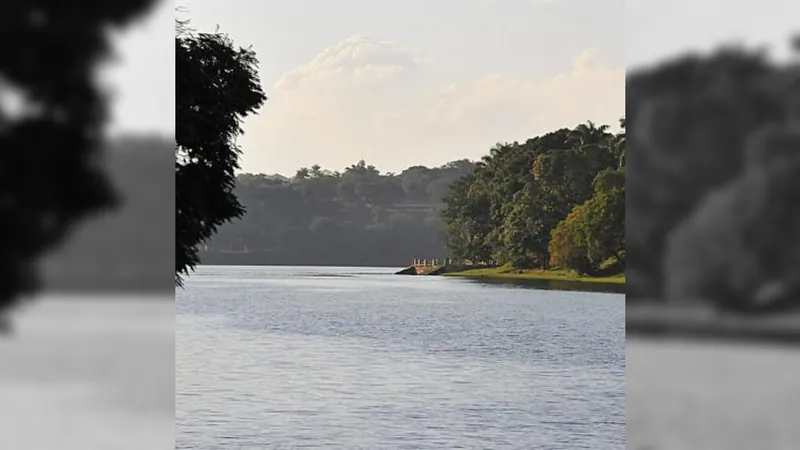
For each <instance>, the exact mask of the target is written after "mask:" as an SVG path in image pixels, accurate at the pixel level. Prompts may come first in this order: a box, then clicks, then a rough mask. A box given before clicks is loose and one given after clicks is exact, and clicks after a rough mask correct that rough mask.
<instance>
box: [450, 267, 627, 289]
mask: <svg viewBox="0 0 800 450" xmlns="http://www.w3.org/2000/svg"><path fill="white" fill-rule="evenodd" d="M442 275H443V276H446V277H465V278H476V279H504V280H539V281H568V282H575V283H604V284H614V285H620V286H624V285H625V274H620V275H612V276H607V277H590V276H581V275H576V274H575V273H573V272H569V271H564V270H513V269H508V268H506V267H493V268H482V269H469V270H464V271H459V272H447V273H444V274H442Z"/></svg>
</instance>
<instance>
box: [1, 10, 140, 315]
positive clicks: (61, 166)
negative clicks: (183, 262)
mask: <svg viewBox="0 0 800 450" xmlns="http://www.w3.org/2000/svg"><path fill="white" fill-rule="evenodd" d="M154 3H155V1H154V0H117V1H113V2H100V1H91V0H82V1H80V0H79V1H72V2H63V1H60V0H30V1H25V2H4V3H3V5H2V6H0V30H2V31H0V36H2V38H0V55H2V58H0V149H1V150H0V218H1V219H2V222H3V225H4V228H3V233H2V234H0V248H2V250H0V274H2V275H0V315H1V314H2V313H3V312H5V311H7V310H8V308H9V307H11V306H12V305H13V304H14V303H15V302H16V301H17V299H18V298H19V296H20V295H22V294H25V293H30V292H32V291H33V290H35V288H36V285H37V283H36V278H37V277H36V273H35V272H34V266H35V263H36V261H37V259H38V258H39V257H40V256H41V255H42V254H43V253H44V252H45V251H47V250H49V249H51V248H53V247H54V246H55V245H57V244H59V243H60V242H62V241H63V239H64V237H65V236H66V234H67V233H68V231H69V230H70V228H71V227H72V226H73V224H74V223H75V221H77V220H80V219H82V218H85V217H86V216H87V215H89V214H91V213H94V212H97V211H99V210H101V209H103V208H107V207H110V206H112V205H114V203H115V200H116V197H115V195H114V193H113V190H112V188H111V186H110V184H109V182H108V180H107V179H106V177H105V174H104V173H102V172H101V171H100V170H99V169H98V168H97V167H96V166H95V164H94V160H95V159H96V158H97V157H98V156H99V155H98V154H99V152H100V144H101V142H100V139H101V136H100V131H101V127H102V126H103V124H104V122H105V119H106V100H105V97H104V96H103V95H102V93H101V92H100V90H99V87H98V85H97V84H96V81H95V76H94V71H95V69H96V68H97V66H98V63H100V62H101V61H102V58H103V57H105V56H107V55H108V54H109V48H110V46H109V34H108V28H109V26H112V27H113V26H117V27H119V26H124V25H126V24H128V23H130V22H132V21H133V20H135V19H137V18H138V17H139V16H140V15H142V14H144V13H146V12H147V11H148V10H149V9H150V7H151V6H152V5H153V4H154ZM12 97H14V98H16V99H18V100H20V101H19V102H15V103H16V105H13V106H12V105H11V102H10V99H11V98H12Z"/></svg>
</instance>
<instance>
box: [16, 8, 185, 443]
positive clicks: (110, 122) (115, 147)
mask: <svg viewBox="0 0 800 450" xmlns="http://www.w3.org/2000/svg"><path fill="white" fill-rule="evenodd" d="M81 3H85V4H84V5H80V4H81ZM80 6H83V8H81V7H80ZM78 11H81V12H78ZM0 17H1V18H0V24H2V25H3V26H2V27H0V35H2V37H3V39H0V41H3V42H4V44H2V45H0V46H2V47H3V48H4V50H3V51H1V52H0V54H2V55H3V57H2V58H0V106H2V107H0V139H2V140H3V143H4V144H5V145H3V146H2V152H3V155H0V156H2V159H0V198H2V200H4V201H6V203H2V202H0V215H3V219H4V222H5V223H6V224H7V225H9V224H10V226H11V227H10V229H9V228H4V231H5V233H4V235H3V244H4V245H3V247H4V248H5V250H6V251H4V255H3V257H2V258H0V268H2V269H3V278H0V286H1V287H3V288H4V289H3V290H2V291H0V294H3V295H4V296H2V298H0V300H3V303H2V305H0V306H2V307H1V308H0V309H2V311H0V318H3V319H5V324H4V325H5V328H6V331H9V333H6V334H4V335H2V336H0V361H2V363H0V391H2V393H1V394H0V398H1V399H2V401H1V402H0V448H4V449H5V448H9V449H11V448H14V449H46V448H58V449H82V450H85V449H89V450H92V449H111V448H118V449H137V450H140V449H145V448H146V449H161V448H163V449H172V448H174V432H173V429H174V425H173V424H174V338H173V329H174V327H173V324H174V308H173V302H172V299H173V294H174V275H173V270H174V269H173V266H174V220H175V219H174V198H175V197H174V156H173V145H174V144H173V139H174V84H175V83H174V44H173V39H174V30H175V22H174V5H173V4H172V3H171V2H164V1H150V0H122V1H118V2H110V3H108V4H97V3H96V2H88V1H86V2H81V1H78V2H71V3H70V4H69V5H66V6H65V5H62V4H61V2H57V1H35V2H13V4H12V5H10V6H5V5H4V6H0ZM73 41H74V42H76V44H74V46H73V45H72V44H70V43H69V42H73ZM104 45H107V46H108V52H107V56H108V57H107V58H104V59H99V57H100V56H103V53H104V52H103V51H102V50H103V46H104ZM4 46H9V48H5V47H4ZM10 46H13V51H12V50H11V49H12V47H10ZM70 52H72V53H70ZM90 55H91V56H90ZM95 59H97V60H98V61H99V63H97V64H94V63H93V61H94V60H95ZM87 61H92V63H91V64H87ZM94 89H98V91H97V92H100V93H102V94H104V96H102V97H98V99H97V102H96V103H97V105H99V107H97V108H95V109H92V108H89V107H85V106H84V107H82V106H80V105H78V103H77V102H78V97H79V96H80V95H85V96H86V97H85V98H86V99H89V100H91V99H92V98H93V95H94ZM80 103H81V104H83V105H86V104H89V105H93V103H92V102H91V101H83V102H80ZM103 106H105V108H102V107H103ZM102 109H106V110H107V111H106V112H107V116H108V117H107V120H101V115H98V111H100V110H102ZM26 114H27V116H26ZM65 118H66V119H65ZM25 120H27V121H28V122H27V123H25V122H24V121H25ZM48 121H49V122H48ZM21 123H24V125H19V124H21ZM25 126H29V127H30V129H28V130H27V131H28V134H27V135H24V134H23V133H22V132H21V131H20V130H24V127H25ZM35 126H41V127H44V126H52V127H53V128H54V129H57V128H58V127H59V126H61V127H63V129H64V130H65V131H63V136H62V137H61V139H57V138H58V135H57V134H56V133H52V135H53V136H52V137H51V141H46V140H42V141H41V142H40V141H39V140H37V133H35V132H33V131H35V130H37V128H35ZM70 127H71V128H70ZM42 129H44V128H42ZM76 130H79V131H76ZM97 133H99V135H100V138H99V145H98V150H99V152H92V151H91V147H92V145H91V143H92V140H93V139H94V136H95V135H96V134H97ZM38 134H39V135H41V134H47V133H38ZM20 136H28V139H27V140H25V139H21V138H20ZM68 138H74V140H70V139H68ZM15 139H16V140H15ZM15 143H19V144H20V145H18V146H16V147H15V145H14V144H15ZM87 143H88V144H87ZM87 174H88V175H87ZM89 176H91V180H92V181H93V183H94V184H90V183H89V182H87V181H86V180H87V179H89V178H87V177H89ZM107 193H110V194H111V196H106V195H105V194H107ZM110 198H111V199H113V200H114V201H113V202H108V201H107V200H108V199H110ZM89 199H92V201H89ZM97 199H99V200H100V201H97ZM37 202H38V203H37ZM2 208H6V209H2ZM14 208H16V209H14ZM9 293H10V295H8V294H9Z"/></svg>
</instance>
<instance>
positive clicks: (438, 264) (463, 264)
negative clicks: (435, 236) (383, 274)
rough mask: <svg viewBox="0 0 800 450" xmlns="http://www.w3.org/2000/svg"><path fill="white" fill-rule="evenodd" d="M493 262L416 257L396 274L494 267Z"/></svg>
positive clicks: (460, 270)
mask: <svg viewBox="0 0 800 450" xmlns="http://www.w3.org/2000/svg"><path fill="white" fill-rule="evenodd" d="M493 264H494V262H493V261H489V262H479V263H476V262H473V261H469V260H457V259H452V258H443V259H437V258H433V259H414V260H412V261H411V265H410V266H408V267H406V268H405V269H403V270H401V271H399V272H397V273H396V275H443V274H445V273H452V272H463V271H465V270H470V269H477V268H482V267H494V265H493Z"/></svg>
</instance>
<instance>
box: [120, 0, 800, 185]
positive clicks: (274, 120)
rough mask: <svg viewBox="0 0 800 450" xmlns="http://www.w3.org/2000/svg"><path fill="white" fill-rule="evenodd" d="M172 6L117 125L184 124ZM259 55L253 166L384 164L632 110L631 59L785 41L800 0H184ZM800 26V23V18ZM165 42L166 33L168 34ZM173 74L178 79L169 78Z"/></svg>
mask: <svg viewBox="0 0 800 450" xmlns="http://www.w3.org/2000/svg"><path fill="white" fill-rule="evenodd" d="M175 6H176V4H173V3H172V2H161V4H160V5H159V7H158V9H157V11H155V14H153V15H152V16H150V17H149V18H148V19H147V20H145V21H144V23H142V24H140V25H139V26H138V27H135V28H133V29H131V30H128V31H127V32H126V33H124V34H123V35H122V36H121V38H120V39H118V43H117V44H118V45H117V47H118V49H119V54H120V62H121V64H116V65H114V66H110V67H111V69H110V70H109V71H108V73H107V77H106V80H107V84H109V85H110V86H111V87H113V88H114V89H115V91H116V93H117V100H116V101H115V103H114V108H113V112H114V121H113V129H115V130H125V131H135V132H159V133H162V134H163V133H168V134H171V133H173V130H174V82H173V81H172V80H174V49H173V45H172V39H173V29H174V27H173V19H174V14H175ZM177 6H182V7H184V8H185V9H186V10H187V12H186V13H184V14H181V16H182V17H185V18H190V19H191V20H192V25H193V27H194V28H196V29H198V30H200V31H213V30H214V29H215V28H216V27H217V25H219V27H220V30H221V31H222V32H225V33H228V34H230V35H231V37H232V38H233V39H234V40H235V42H236V43H237V44H239V45H242V46H249V45H252V46H253V48H254V49H255V51H256V52H257V54H258V57H259V59H260V61H261V68H260V69H261V80H262V83H263V85H264V89H265V91H266V93H267V95H268V97H269V100H268V101H267V103H266V104H265V105H264V107H263V108H262V109H261V111H260V114H259V115H258V116H255V117H252V118H250V119H248V120H247V122H246V123H245V131H246V133H247V134H246V135H245V136H244V137H243V138H241V139H240V140H239V143H240V145H241V146H242V149H243V151H244V155H243V157H242V165H243V170H245V171H249V172H265V173H275V172H279V173H285V174H293V173H294V171H295V170H296V169H297V168H299V167H300V166H309V165H312V164H315V163H317V164H320V165H322V166H323V167H325V168H330V169H342V168H344V167H345V166H348V165H350V164H353V163H355V162H356V161H358V160H359V159H362V158H363V159H365V160H367V161H368V162H369V163H372V164H375V165H376V166H378V168H379V169H382V170H384V171H399V170H402V169H403V168H405V167H408V166H410V165H416V164H425V165H439V164H442V163H445V162H447V161H449V160H453V159H460V158H479V157H480V156H482V155H483V154H485V153H486V152H487V151H488V150H489V148H490V147H491V146H492V145H493V144H495V143H496V142H498V141H514V140H524V139H526V138H528V137H531V136H534V135H537V134H540V133H543V132H546V131H549V130H552V129H554V128H557V127H561V126H572V125H575V124H577V123H579V122H583V121H586V120H592V121H595V122H599V123H608V124H611V125H616V124H617V120H618V118H619V117H621V116H622V115H623V114H624V77H625V70H624V69H625V66H626V64H627V65H628V67H629V68H630V67H636V66H639V65H641V64H643V63H644V64H647V63H651V62H653V61H658V60H661V59H662V58H664V57H668V56H672V55H675V54H677V53H680V52H682V51H685V50H687V49H701V50H707V49H709V48H711V47H713V46H714V45H716V44H718V43H721V42H725V41H731V40H742V41H745V42H748V43H768V44H772V45H773V46H775V49H776V50H777V52H776V53H777V54H778V55H785V54H786V50H785V49H786V46H785V43H786V40H787V38H788V36H789V35H790V32H791V31H792V30H793V26H794V25H795V24H794V23H793V22H796V21H795V18H797V17H800V2H793V1H788V0H761V1H759V2H743V1H742V2H730V1H724V0H669V1H667V0H628V1H627V6H626V5H625V4H624V2H623V0H436V1H429V0H406V1H403V2H388V1H375V0H337V1H330V0H306V1H303V2H300V1H289V0H284V1H277V0H272V1H265V0H228V1H224V2H223V1H219V0H179V2H178V3H177ZM797 29H798V30H800V26H798V27H797ZM167 42H168V43H169V44H167ZM167 80H170V81H167Z"/></svg>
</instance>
